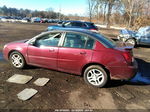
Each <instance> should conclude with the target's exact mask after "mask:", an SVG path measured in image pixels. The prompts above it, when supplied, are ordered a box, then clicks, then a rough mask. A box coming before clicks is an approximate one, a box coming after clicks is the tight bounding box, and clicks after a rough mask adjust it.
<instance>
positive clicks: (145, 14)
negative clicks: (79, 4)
mask: <svg viewBox="0 0 150 112" xmlns="http://www.w3.org/2000/svg"><path fill="white" fill-rule="evenodd" d="M87 4H88V16H89V20H90V21H96V22H98V23H102V24H105V25H107V27H108V28H109V27H110V25H114V24H119V25H125V26H126V27H128V28H132V27H133V26H134V25H135V24H136V25H137V24H141V25H140V26H142V25H143V24H145V23H144V22H147V21H148V20H149V18H150V7H149V6H150V0H87ZM91 12H93V13H91ZM143 18H144V19H143ZM137 21H138V23H137ZM149 23H150V22H149ZM149 23H147V25H148V24H149Z"/></svg>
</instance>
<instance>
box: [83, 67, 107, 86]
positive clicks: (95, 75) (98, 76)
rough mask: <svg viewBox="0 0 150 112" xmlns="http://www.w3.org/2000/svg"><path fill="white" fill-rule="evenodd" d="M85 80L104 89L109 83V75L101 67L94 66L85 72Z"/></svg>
mask: <svg viewBox="0 0 150 112" xmlns="http://www.w3.org/2000/svg"><path fill="white" fill-rule="evenodd" d="M84 80H85V82H86V83H87V84H90V85H92V86H95V87H104V86H105V85H106V84H107V82H108V75H107V73H106V72H105V70H104V69H103V68H102V67H101V66H98V65H93V66H90V67H88V68H87V69H86V70H85V71H84Z"/></svg>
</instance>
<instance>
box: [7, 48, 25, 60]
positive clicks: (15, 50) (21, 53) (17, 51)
mask: <svg viewBox="0 0 150 112" xmlns="http://www.w3.org/2000/svg"><path fill="white" fill-rule="evenodd" d="M13 52H18V53H20V52H19V51H17V50H11V51H10V52H9V53H8V59H9V57H10V55H11V53H13ZM20 54H21V55H22V53H20ZM22 57H23V58H24V56H23V55H22Z"/></svg>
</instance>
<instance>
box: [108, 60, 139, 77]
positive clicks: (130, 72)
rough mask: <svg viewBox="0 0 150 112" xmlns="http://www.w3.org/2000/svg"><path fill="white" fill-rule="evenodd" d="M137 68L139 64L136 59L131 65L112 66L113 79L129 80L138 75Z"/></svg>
mask: <svg viewBox="0 0 150 112" xmlns="http://www.w3.org/2000/svg"><path fill="white" fill-rule="evenodd" d="M137 69H138V64H137V62H136V60H135V61H134V62H133V63H132V65H130V66H124V67H111V68H110V73H111V79H117V80H129V79H131V78H133V77H134V76H135V75H136V73H137Z"/></svg>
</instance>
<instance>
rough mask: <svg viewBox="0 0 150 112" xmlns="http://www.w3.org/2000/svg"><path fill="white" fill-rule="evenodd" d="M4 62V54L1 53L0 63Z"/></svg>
mask: <svg viewBox="0 0 150 112" xmlns="http://www.w3.org/2000/svg"><path fill="white" fill-rule="evenodd" d="M2 60H4V58H3V54H2V52H0V61H2Z"/></svg>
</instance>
